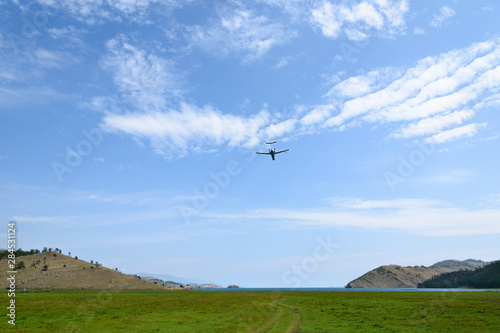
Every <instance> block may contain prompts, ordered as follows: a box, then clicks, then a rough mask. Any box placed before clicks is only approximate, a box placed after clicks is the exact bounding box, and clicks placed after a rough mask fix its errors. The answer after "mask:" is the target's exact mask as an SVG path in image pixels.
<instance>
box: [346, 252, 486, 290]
mask: <svg viewBox="0 0 500 333" xmlns="http://www.w3.org/2000/svg"><path fill="white" fill-rule="evenodd" d="M487 264H488V262H484V261H482V260H475V259H467V260H463V261H460V260H443V261H440V262H437V263H435V264H433V265H431V266H429V267H426V266H407V267H403V266H399V265H385V266H380V267H378V268H375V269H373V270H371V271H369V272H368V273H365V274H363V275H362V276H360V277H359V278H357V279H355V280H352V281H351V282H349V283H348V284H347V285H346V288H417V287H418V284H419V283H422V282H424V281H426V280H429V279H430V278H432V277H434V276H436V275H439V274H442V273H448V272H455V271H460V270H471V269H476V268H480V267H483V266H485V265H487Z"/></svg>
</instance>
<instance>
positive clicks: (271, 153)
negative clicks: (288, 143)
mask: <svg viewBox="0 0 500 333" xmlns="http://www.w3.org/2000/svg"><path fill="white" fill-rule="evenodd" d="M273 143H276V141H272V142H266V144H268V145H271V148H269V152H268V153H261V152H256V153H257V154H258V155H271V158H272V159H273V161H274V160H275V159H274V156H275V155H276V154H280V153H284V152H287V151H289V150H290V149H285V150H280V151H276V148H273V146H272V145H273Z"/></svg>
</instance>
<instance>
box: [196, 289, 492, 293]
mask: <svg viewBox="0 0 500 333" xmlns="http://www.w3.org/2000/svg"><path fill="white" fill-rule="evenodd" d="M196 290H206V291H345V292H349V291H398V292H402V291H404V292H410V291H418V292H420V291H429V292H443V291H454V292H462V291H476V292H477V291H500V289H463V288H452V289H436V288H200V289H196Z"/></svg>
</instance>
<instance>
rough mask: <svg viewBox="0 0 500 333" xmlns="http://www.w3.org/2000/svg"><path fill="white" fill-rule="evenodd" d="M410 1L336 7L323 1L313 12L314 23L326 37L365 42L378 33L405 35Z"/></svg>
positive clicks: (383, 0)
mask: <svg viewBox="0 0 500 333" xmlns="http://www.w3.org/2000/svg"><path fill="white" fill-rule="evenodd" d="M408 9H409V8H408V3H407V1H406V0H402V1H389V0H366V1H357V2H356V3H355V4H352V5H347V4H333V3H331V2H330V1H323V2H322V4H321V5H320V6H318V7H316V8H315V9H313V10H312V11H311V20H312V22H313V24H314V25H315V26H317V27H319V28H321V31H322V33H323V35H324V36H325V37H328V38H333V39H335V38H338V37H340V36H341V35H342V34H345V35H346V36H347V38H348V39H350V40H353V41H362V40H365V39H367V38H368V37H369V35H370V34H371V33H372V32H373V31H375V32H378V34H379V35H382V36H384V35H389V36H391V35H395V34H400V33H404V30H405V20H404V16H405V15H406V13H407V12H408Z"/></svg>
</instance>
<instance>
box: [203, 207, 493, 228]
mask: <svg viewBox="0 0 500 333" xmlns="http://www.w3.org/2000/svg"><path fill="white" fill-rule="evenodd" d="M333 203H334V207H317V208H314V209H258V210H252V211H248V212H243V213H236V214H224V213H209V212H203V213H201V214H200V216H199V217H200V218H213V217H217V218H220V219H223V218H230V219H238V220H240V221H241V220H244V219H250V220H274V221H276V222H279V223H281V225H282V226H283V227H286V226H289V225H292V226H295V227H306V228H310V227H318V228H332V227H357V228H363V229H393V230H401V231H406V232H410V233H414V234H420V235H427V236H455V235H482V234H498V233H500V224H499V223H498V220H499V219H500V209H498V207H497V208H486V209H485V208H482V209H467V208H463V207H458V206H455V205H452V204H450V203H447V202H443V201H436V200H429V199H394V200H365V199H357V198H345V199H344V198H333Z"/></svg>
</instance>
